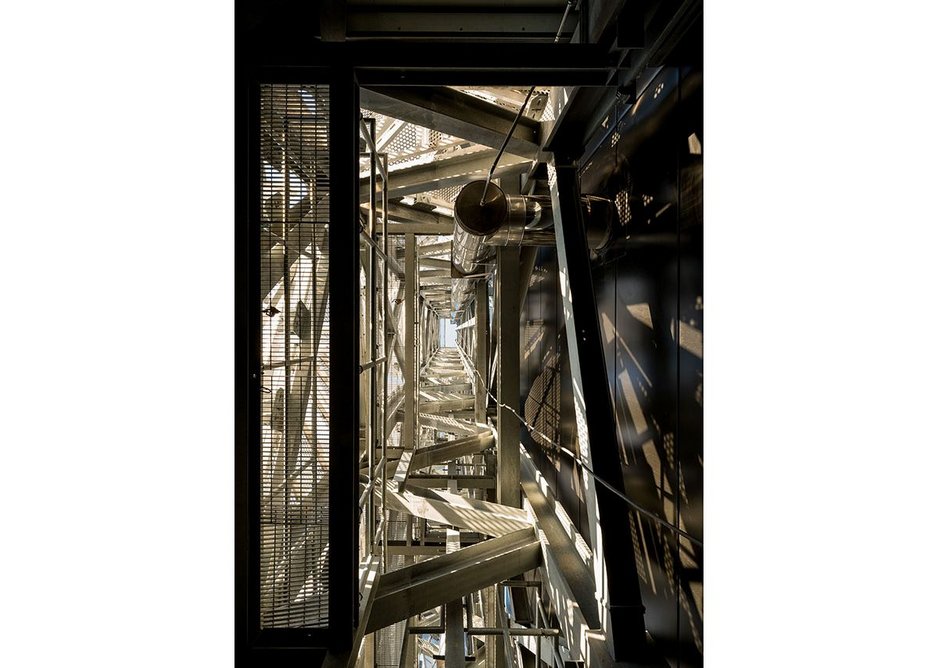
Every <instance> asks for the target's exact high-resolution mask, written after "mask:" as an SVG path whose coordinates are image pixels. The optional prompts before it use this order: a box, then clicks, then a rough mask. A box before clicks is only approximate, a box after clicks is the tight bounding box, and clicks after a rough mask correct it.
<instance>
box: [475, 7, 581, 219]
mask: <svg viewBox="0 0 938 668" xmlns="http://www.w3.org/2000/svg"><path fill="white" fill-rule="evenodd" d="M574 4H578V3H574V0H567V6H566V7H565V8H564V10H563V17H562V18H561V19H560V27H559V28H557V34H556V35H554V44H557V43H558V42H559V41H560V34H561V33H562V32H563V24H564V23H566V21H567V14H569V13H570V9H571V8H573V6H574ZM534 89H535V86H531V88H530V90H528V94H527V95H525V97H524V102H522V103H521V108H520V109H518V113H517V114H516V115H515V120H514V121H512V123H511V127H510V128H508V134H507V135H505V141H503V142H502V147H501V148H500V149H498V153H496V154H495V160H494V162H492V166H491V167H489V173H488V176H486V177H485V187H484V188H482V198H481V199H480V200H479V206H485V195H486V193H488V191H489V182H491V180H492V175H493V174H494V173H495V168H496V167H498V161H499V160H501V159H502V153H504V152H505V148H506V147H507V146H508V142H509V141H511V135H513V134H514V132H515V128H516V127H518V121H520V120H521V116H522V115H523V114H524V110H525V108H526V107H527V106H528V101H529V100H530V99H531V95H532V94H533V93H534Z"/></svg>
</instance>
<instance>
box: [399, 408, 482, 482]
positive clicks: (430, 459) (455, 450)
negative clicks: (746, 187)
mask: <svg viewBox="0 0 938 668" xmlns="http://www.w3.org/2000/svg"><path fill="white" fill-rule="evenodd" d="M470 398H471V397H470ZM494 445H495V435H494V434H493V433H492V432H491V431H484V432H480V433H478V434H475V435H473V436H469V437H467V438H460V439H457V440H455V441H443V442H442V443H436V444H434V445H431V446H429V447H426V448H420V449H418V450H415V451H414V454H413V457H412V458H411V461H410V465H411V466H412V467H413V469H414V470H415V471H416V470H417V469H422V468H426V467H427V466H433V465H434V464H443V463H445V462H449V461H452V460H454V459H458V458H460V457H466V456H468V455H474V454H476V453H479V452H483V451H485V450H487V449H489V448H491V447H493V446H494Z"/></svg>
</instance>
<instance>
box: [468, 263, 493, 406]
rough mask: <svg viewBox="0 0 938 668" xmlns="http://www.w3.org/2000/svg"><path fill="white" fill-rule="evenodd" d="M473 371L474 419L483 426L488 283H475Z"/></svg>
mask: <svg viewBox="0 0 938 668" xmlns="http://www.w3.org/2000/svg"><path fill="white" fill-rule="evenodd" d="M475 311H476V315H475V340H476V346H475V370H476V371H477V372H478V375H477V374H473V379H472V382H473V385H474V386H475V419H476V422H479V423H481V424H485V422H486V419H487V418H486V415H485V411H486V407H487V406H488V399H489V397H488V375H489V374H488V371H489V370H488V359H489V324H488V323H489V291H488V282H487V281H485V280H479V281H476V307H475Z"/></svg>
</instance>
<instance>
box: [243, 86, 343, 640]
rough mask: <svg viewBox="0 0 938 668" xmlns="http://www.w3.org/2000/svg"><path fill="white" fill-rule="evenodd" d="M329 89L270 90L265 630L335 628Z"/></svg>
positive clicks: (263, 229)
mask: <svg viewBox="0 0 938 668" xmlns="http://www.w3.org/2000/svg"><path fill="white" fill-rule="evenodd" d="M328 115H329V90H328V87H327V86H299V85H283V84H278V85H262V86H261V161H262V164H261V198H262V207H261V221H260V222H261V224H260V235H261V243H260V252H261V258H260V283H261V285H260V299H261V310H262V312H263V314H264V316H263V318H262V325H261V328H262V337H261V338H262V362H263V366H262V382H261V385H262V389H261V411H262V420H261V423H262V426H261V441H260V450H261V473H260V475H261V484H260V489H261V510H260V621H261V627H262V628H310V627H320V628H322V627H326V626H328V622H329V618H328V602H329V598H328V597H329V591H328V575H329V529H328V526H329V525H328V518H329V493H328V492H329V309H328V296H329V250H328V242H329V224H328V223H329V122H328Z"/></svg>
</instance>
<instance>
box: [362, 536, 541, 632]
mask: <svg viewBox="0 0 938 668" xmlns="http://www.w3.org/2000/svg"><path fill="white" fill-rule="evenodd" d="M540 561H541V551H540V543H539V542H538V540H537V537H536V536H535V535H534V530H533V529H531V528H526V529H521V530H519V531H513V532H511V533H508V534H505V535H504V536H500V537H498V538H493V539H491V540H486V541H483V542H481V543H478V544H477V545H473V546H471V547H466V548H463V549H461V550H459V551H458V552H454V553H452V554H445V555H443V556H440V557H436V558H434V559H429V560H427V561H422V562H420V563H417V564H413V565H412V566H408V567H406V568H401V569H399V570H396V571H393V572H391V573H387V574H385V575H383V576H382V577H381V579H380V580H379V582H378V588H377V591H376V595H375V600H374V604H373V606H372V610H371V615H370V616H369V617H368V620H367V627H366V632H369V633H370V632H372V631H375V630H377V629H380V628H383V627H385V626H388V625H389V624H393V623H395V622H399V621H401V620H403V619H407V618H408V617H410V616H412V615H416V614H419V613H421V612H423V611H424V610H427V609H429V608H433V607H436V606H438V605H443V604H444V603H446V602H447V601H450V600H452V599H453V598H454V597H456V596H466V595H467V594H471V593H472V592H475V591H478V590H479V589H482V588H483V587H487V586H490V585H493V584H495V583H497V582H501V581H502V580H505V579H508V578H512V577H515V576H517V575H520V574H522V573H524V572H526V571H529V570H532V569H534V568H537V567H538V565H540Z"/></svg>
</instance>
